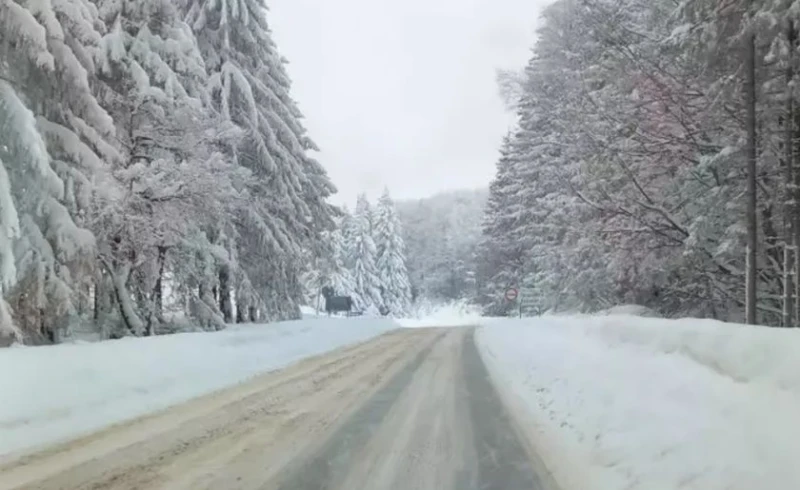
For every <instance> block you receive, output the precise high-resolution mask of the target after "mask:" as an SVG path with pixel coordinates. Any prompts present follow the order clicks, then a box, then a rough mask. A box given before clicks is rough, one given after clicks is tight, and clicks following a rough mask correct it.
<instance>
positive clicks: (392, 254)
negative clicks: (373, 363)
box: [373, 190, 411, 316]
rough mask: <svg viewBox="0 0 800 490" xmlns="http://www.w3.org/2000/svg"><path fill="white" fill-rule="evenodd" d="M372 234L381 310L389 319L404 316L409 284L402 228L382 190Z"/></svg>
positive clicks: (391, 204) (409, 301) (407, 303)
mask: <svg viewBox="0 0 800 490" xmlns="http://www.w3.org/2000/svg"><path fill="white" fill-rule="evenodd" d="M373 234H374V236H375V245H376V248H377V260H376V267H377V271H378V275H379V276H380V278H381V282H382V286H383V289H382V295H381V297H382V299H383V306H384V307H385V308H387V309H388V310H389V312H390V314H392V315H395V316H400V315H403V314H404V313H406V312H407V311H408V307H409V306H410V305H411V284H410V283H409V280H408V270H407V269H406V256H405V243H404V242H403V236H402V227H401V225H400V219H399V218H398V216H397V211H396V210H395V206H394V202H393V201H392V198H391V197H390V196H389V191H388V190H384V192H383V195H381V197H380V199H379V200H378V205H377V206H376V212H375V220H374V232H373Z"/></svg>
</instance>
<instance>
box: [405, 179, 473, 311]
mask: <svg viewBox="0 0 800 490" xmlns="http://www.w3.org/2000/svg"><path fill="white" fill-rule="evenodd" d="M488 194H489V191H488V190H487V189H476V190H459V191H449V192H443V193H440V194H436V195H434V196H431V197H428V198H425V199H414V200H407V201H398V202H397V210H398V214H399V216H400V220H401V222H402V224H403V238H404V239H405V242H406V247H407V252H406V255H407V266H408V272H409V276H410V278H411V283H412V286H413V287H414V290H415V292H416V294H417V295H420V296H423V297H426V298H431V299H458V298H463V297H472V296H473V295H474V287H475V281H474V272H475V257H474V256H475V251H476V248H477V244H478V240H479V239H480V233H481V219H482V216H483V207H484V205H485V204H486V199H487V197H488Z"/></svg>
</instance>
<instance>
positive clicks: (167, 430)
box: [0, 328, 545, 490]
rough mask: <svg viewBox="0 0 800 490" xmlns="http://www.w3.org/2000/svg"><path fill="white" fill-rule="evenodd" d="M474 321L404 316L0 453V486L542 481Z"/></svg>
mask: <svg viewBox="0 0 800 490" xmlns="http://www.w3.org/2000/svg"><path fill="white" fill-rule="evenodd" d="M519 434H520V432H517V431H516V430H515V429H514V423H513V422H512V421H511V419H510V418H509V417H508V415H507V414H506V411H505V409H504V407H503V405H502V403H501V402H500V400H499V398H498V396H497V393H496V391H495V388H494V387H493V385H492V384H491V381H490V380H489V378H488V375H487V372H486V369H485V368H484V366H483V364H482V361H481V359H480V357H479V355H478V352H477V350H476V348H475V345H474V343H473V330H472V329H467V328H459V329H433V328H431V329H409V330H397V331H393V332H390V333H388V334H385V335H382V336H380V337H377V338H375V339H373V340H371V341H368V342H365V343H361V344H358V345H355V346H351V347H348V348H344V349H339V350H337V351H334V352H332V353H329V354H327V355H324V356H319V357H316V358H311V359H307V360H305V361H302V362H300V363H297V364H295V365H293V366H291V367H288V368H286V369H284V370H281V371H276V372H273V373H269V374H266V375H263V376H261V377H259V378H255V379H254V380H252V381H250V382H247V383H245V384H242V385H239V386H237V387H234V388H231V389H228V390H225V391H221V392H218V393H215V394H213V395H210V396H206V397H203V398H198V399H195V400H193V401H191V402H188V403H185V404H183V405H178V406H175V407H173V408H170V409H168V410H166V411H163V412H160V413H157V414H155V415H150V416H147V417H143V418H140V419H137V420H134V421H132V422H128V423H124V424H120V425H117V426H115V427H112V428H109V429H106V430H104V431H102V432H98V433H96V434H94V435H91V436H88V437H85V438H82V439H78V440H76V441H73V442H70V443H66V444H62V445H60V446H56V447H53V448H51V449H49V450H47V451H45V452H41V453H38V454H34V455H32V456H28V457H25V458H24V459H22V460H19V461H16V462H12V463H7V464H6V465H5V466H0V488H4V489H15V488H26V489H34V488H35V489H41V490H47V489H78V488H81V489H84V488H86V489H88V488H92V489H101V488H102V489H143V488H147V489H171V490H173V489H174V490H179V489H192V490H199V489H264V490H268V489H286V490H288V489H291V490H311V489H314V490H322V489H330V490H344V489H347V490H367V489H369V490H389V489H396V490H414V489H419V490H432V489H436V490H446V489H453V490H456V489H457V490H479V489H480V490H491V489H497V490H544V489H545V487H544V485H542V480H540V479H539V478H538V477H537V474H536V472H535V469H534V468H536V465H535V464H534V463H533V461H536V460H535V459H534V457H533V454H532V453H531V449H530V448H531V447H532V446H531V444H529V443H527V442H526V441H525V440H524V438H523V437H521V436H520V435H519Z"/></svg>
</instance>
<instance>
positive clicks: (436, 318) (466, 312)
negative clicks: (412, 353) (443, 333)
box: [397, 301, 481, 328]
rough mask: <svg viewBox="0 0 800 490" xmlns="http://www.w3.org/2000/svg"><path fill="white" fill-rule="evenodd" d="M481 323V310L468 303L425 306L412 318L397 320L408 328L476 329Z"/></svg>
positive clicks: (456, 302)
mask: <svg viewBox="0 0 800 490" xmlns="http://www.w3.org/2000/svg"><path fill="white" fill-rule="evenodd" d="M480 322H481V315H480V309H479V308H477V307H475V306H473V305H470V304H468V303H467V302H466V301H455V302H452V303H445V304H423V305H421V306H420V307H418V309H417V310H416V311H415V312H414V314H412V315H411V316H410V317H408V318H401V319H398V320H397V323H399V324H400V325H401V326H403V327H406V328H424V327H470V326H473V327H474V326H475V325H478V324H479V323H480Z"/></svg>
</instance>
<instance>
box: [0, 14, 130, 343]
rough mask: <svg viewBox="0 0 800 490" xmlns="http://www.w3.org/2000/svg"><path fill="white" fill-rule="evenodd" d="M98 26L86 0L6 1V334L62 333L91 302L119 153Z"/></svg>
mask: <svg viewBox="0 0 800 490" xmlns="http://www.w3.org/2000/svg"><path fill="white" fill-rule="evenodd" d="M96 26H97V18H96V10H95V9H94V7H93V6H92V5H91V4H90V3H89V2H88V1H84V0H64V1H60V2H54V3H50V2H44V3H35V4H33V3H30V2H22V3H18V2H13V1H5V2H2V3H0V203H2V204H0V208H1V209H2V211H0V286H2V293H3V296H4V299H5V300H0V336H3V335H9V334H11V335H13V336H15V337H17V338H22V337H25V338H26V340H28V341H31V342H39V341H51V342H52V341H58V340H59V338H60V336H61V335H62V334H63V333H64V332H65V329H66V328H67V326H68V325H69V324H70V322H71V318H72V317H73V316H74V315H75V313H76V311H77V307H78V305H79V304H80V303H85V297H82V294H84V286H85V285H86V284H87V279H88V278H90V277H91V274H90V271H91V263H90V262H89V257H90V256H91V251H92V249H93V247H94V243H95V242H94V237H93V236H92V233H91V232H90V231H89V230H87V229H86V228H85V226H86V225H87V224H88V223H87V219H88V218H89V216H90V212H91V196H92V194H93V193H94V192H95V191H97V190H102V186H103V185H105V184H106V183H107V179H105V178H104V176H105V175H106V172H107V163H108V162H111V161H113V160H114V159H115V158H116V156H117V154H116V151H115V150H114V149H113V147H112V146H111V145H109V143H108V142H109V141H110V137H111V135H112V133H113V131H114V126H113V121H112V120H111V118H110V117H109V116H108V114H107V113H106V111H104V110H103V109H102V107H101V106H100V104H99V103H98V101H97V99H96V98H95V96H94V94H93V93H92V90H91V83H90V82H91V81H90V74H91V73H93V70H94V60H95V58H96V54H97V52H98V48H99V42H100V33H99V32H98V30H97V29H96ZM6 301H8V302H10V303H11V304H12V306H13V315H12V312H11V311H10V310H9V308H8V304H7V303H6Z"/></svg>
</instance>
